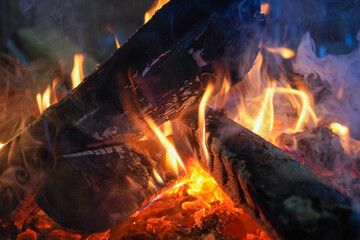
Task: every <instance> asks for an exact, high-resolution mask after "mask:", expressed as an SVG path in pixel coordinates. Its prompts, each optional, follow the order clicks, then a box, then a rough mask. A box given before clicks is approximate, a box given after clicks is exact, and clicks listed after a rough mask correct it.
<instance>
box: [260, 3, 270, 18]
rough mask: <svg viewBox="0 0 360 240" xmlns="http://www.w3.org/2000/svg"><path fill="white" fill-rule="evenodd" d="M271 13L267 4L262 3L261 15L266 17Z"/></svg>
mask: <svg viewBox="0 0 360 240" xmlns="http://www.w3.org/2000/svg"><path fill="white" fill-rule="evenodd" d="M270 11H271V6H270V4H269V3H262V4H261V11H260V12H261V13H262V14H264V15H268V14H269V13H270Z"/></svg>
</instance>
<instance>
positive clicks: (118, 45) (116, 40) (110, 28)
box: [105, 26, 121, 49]
mask: <svg viewBox="0 0 360 240" xmlns="http://www.w3.org/2000/svg"><path fill="white" fill-rule="evenodd" d="M105 30H106V31H108V32H110V33H112V34H113V35H114V39H115V44H116V49H119V48H120V47H121V45H120V43H119V40H118V38H117V36H116V33H115V31H114V30H113V29H112V27H110V26H108V27H106V29H105Z"/></svg>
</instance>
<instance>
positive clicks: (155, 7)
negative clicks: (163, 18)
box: [144, 0, 170, 24]
mask: <svg viewBox="0 0 360 240" xmlns="http://www.w3.org/2000/svg"><path fill="white" fill-rule="evenodd" d="M169 1H170V0H155V2H154V3H153V4H152V5H151V7H150V8H149V10H148V11H147V12H146V13H145V16H144V24H145V23H147V22H148V21H149V20H150V19H151V18H152V16H154V14H155V13H156V11H157V10H159V9H160V8H162V6H164V5H165V4H167V3H168V2H169Z"/></svg>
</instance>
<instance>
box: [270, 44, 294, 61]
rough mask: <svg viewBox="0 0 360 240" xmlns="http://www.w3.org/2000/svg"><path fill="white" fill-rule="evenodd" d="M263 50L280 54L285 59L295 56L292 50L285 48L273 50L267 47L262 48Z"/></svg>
mask: <svg viewBox="0 0 360 240" xmlns="http://www.w3.org/2000/svg"><path fill="white" fill-rule="evenodd" d="M263 48H264V49H266V50H267V51H268V52H271V53H276V54H280V56H281V57H282V58H285V59H289V58H293V57H294V56H295V52H294V50H292V49H290V48H286V47H277V48H274V47H267V46H263Z"/></svg>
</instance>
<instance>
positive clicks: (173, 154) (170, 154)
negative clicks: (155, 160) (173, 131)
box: [145, 117, 186, 174]
mask: <svg viewBox="0 0 360 240" xmlns="http://www.w3.org/2000/svg"><path fill="white" fill-rule="evenodd" d="M145 121H146V123H147V124H148V126H149V127H150V128H151V130H152V131H153V132H154V133H155V135H156V136H157V138H158V139H159V141H160V142H161V144H162V145H163V146H164V148H165V149H166V165H167V166H168V167H169V168H171V169H173V171H174V172H175V173H176V174H179V169H178V165H180V166H181V167H182V168H183V169H184V170H186V169H185V165H184V163H183V162H182V160H181V158H180V156H179V154H178V153H177V151H176V148H175V146H174V145H173V144H172V143H171V142H170V141H169V139H168V138H167V136H166V135H165V134H164V132H163V131H161V129H160V128H159V127H158V126H157V125H156V124H155V123H154V121H153V120H152V119H150V118H148V117H145ZM165 126H166V124H165ZM167 126H169V125H167ZM166 131H169V130H166Z"/></svg>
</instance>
